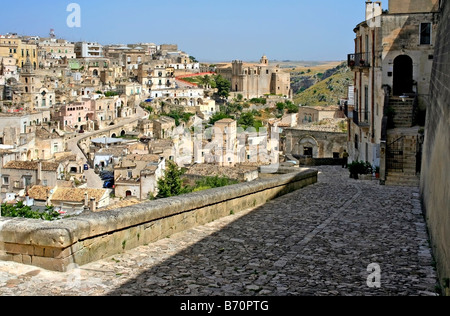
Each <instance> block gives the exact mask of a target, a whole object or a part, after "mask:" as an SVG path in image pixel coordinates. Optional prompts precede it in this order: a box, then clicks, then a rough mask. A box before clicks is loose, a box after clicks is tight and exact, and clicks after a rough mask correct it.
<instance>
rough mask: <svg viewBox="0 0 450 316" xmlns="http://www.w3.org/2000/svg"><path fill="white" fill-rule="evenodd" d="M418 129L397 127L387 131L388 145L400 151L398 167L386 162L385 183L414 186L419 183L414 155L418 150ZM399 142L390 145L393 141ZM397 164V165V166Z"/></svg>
mask: <svg viewBox="0 0 450 316" xmlns="http://www.w3.org/2000/svg"><path fill="white" fill-rule="evenodd" d="M418 130H419V127H410V128H397V129H393V130H389V131H388V141H387V143H388V147H390V146H397V150H399V151H401V153H402V155H401V158H400V157H399V159H398V160H399V161H401V162H400V163H399V165H398V166H401V170H400V169H398V168H390V167H389V163H388V164H387V175H386V185H393V186H414V187H417V186H419V185H420V175H418V174H416V159H417V157H416V155H417V150H418V146H419V144H418V137H417V136H418V135H419V133H418ZM396 141H398V142H401V143H399V144H396V145H392V144H393V143H394V142H396ZM398 166H397V167H398Z"/></svg>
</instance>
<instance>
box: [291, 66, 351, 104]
mask: <svg viewBox="0 0 450 316" xmlns="http://www.w3.org/2000/svg"><path fill="white" fill-rule="evenodd" d="M330 74H332V75H331V76H330ZM353 76H354V75H353V72H352V71H351V70H350V68H348V67H347V66H346V65H345V64H341V65H339V66H338V67H336V68H333V69H329V70H328V71H325V72H323V71H321V72H317V73H311V75H300V76H297V77H296V76H293V78H292V82H293V84H294V85H296V84H299V83H300V81H303V82H304V83H305V84H307V85H306V87H308V88H305V86H301V87H298V90H297V91H298V93H297V94H296V95H295V96H294V103H295V104H301V105H303V106H326V105H336V104H338V102H339V100H340V99H341V98H343V97H346V96H347V89H348V85H350V84H352V80H353Z"/></svg>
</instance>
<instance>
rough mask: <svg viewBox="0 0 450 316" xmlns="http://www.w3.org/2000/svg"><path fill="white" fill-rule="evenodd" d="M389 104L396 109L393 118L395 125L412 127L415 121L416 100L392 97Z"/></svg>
mask: <svg viewBox="0 0 450 316" xmlns="http://www.w3.org/2000/svg"><path fill="white" fill-rule="evenodd" d="M389 106H390V107H392V108H393V109H394V110H395V115H394V118H393V121H394V125H395V127H412V126H413V121H414V115H413V108H414V100H409V99H408V100H406V101H405V102H403V101H402V100H401V99H391V100H390V101H389Z"/></svg>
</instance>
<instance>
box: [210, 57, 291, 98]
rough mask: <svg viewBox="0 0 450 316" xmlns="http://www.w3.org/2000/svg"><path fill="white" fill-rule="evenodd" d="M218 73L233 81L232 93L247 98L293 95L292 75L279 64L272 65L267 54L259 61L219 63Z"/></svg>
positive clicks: (287, 96)
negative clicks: (254, 62)
mask: <svg viewBox="0 0 450 316" xmlns="http://www.w3.org/2000/svg"><path fill="white" fill-rule="evenodd" d="M217 73H218V74H220V75H222V76H223V77H224V78H226V79H228V80H229V81H230V82H231V94H232V95H237V94H242V95H243V96H244V98H245V99H252V98H259V97H263V96H264V95H270V94H272V95H280V96H283V97H286V98H291V97H292V90H291V77H290V74H289V73H288V72H285V71H283V70H282V69H281V68H280V67H279V66H278V65H276V66H273V65H270V63H269V60H268V59H267V57H266V56H263V57H262V58H261V60H260V62H259V63H257V64H253V63H244V62H242V61H240V60H235V61H233V62H232V63H231V65H229V64H228V65H219V66H218V68H217Z"/></svg>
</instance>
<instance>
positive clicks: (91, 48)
mask: <svg viewBox="0 0 450 316" xmlns="http://www.w3.org/2000/svg"><path fill="white" fill-rule="evenodd" d="M75 54H76V56H77V58H90V57H103V46H102V45H100V44H99V43H88V42H77V43H75Z"/></svg>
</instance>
